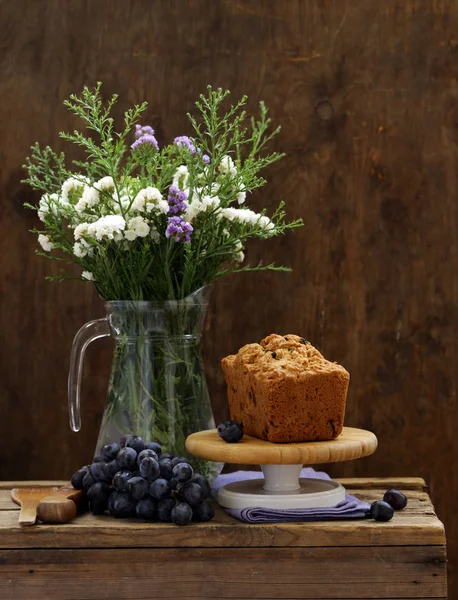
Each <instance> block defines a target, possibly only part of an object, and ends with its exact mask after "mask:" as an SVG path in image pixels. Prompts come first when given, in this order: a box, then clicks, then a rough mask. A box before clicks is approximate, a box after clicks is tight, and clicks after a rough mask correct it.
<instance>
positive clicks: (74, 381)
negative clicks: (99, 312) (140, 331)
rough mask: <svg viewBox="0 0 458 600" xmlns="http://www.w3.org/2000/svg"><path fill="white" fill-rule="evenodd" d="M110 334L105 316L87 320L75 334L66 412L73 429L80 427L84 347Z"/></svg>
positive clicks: (76, 429) (77, 429)
mask: <svg viewBox="0 0 458 600" xmlns="http://www.w3.org/2000/svg"><path fill="white" fill-rule="evenodd" d="M109 335H111V330H110V325H109V322H108V319H107V318H103V319H96V320H95V321H89V322H88V323H86V324H85V325H83V326H82V327H81V329H80V330H79V331H78V333H77V334H76V335H75V338H74V340H73V346H72V354H71V357H70V372H69V374H68V412H69V418H70V427H71V429H72V430H73V431H79V430H80V429H81V377H82V375H83V361H84V353H85V352H86V348H87V347H88V346H89V344H90V343H91V342H93V341H94V340H98V339H99V338H103V337H107V336H109Z"/></svg>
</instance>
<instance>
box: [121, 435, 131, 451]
mask: <svg viewBox="0 0 458 600" xmlns="http://www.w3.org/2000/svg"><path fill="white" fill-rule="evenodd" d="M130 437H132V434H131V433H125V434H124V435H123V436H121V439H120V440H119V447H120V448H125V447H126V442H127V440H128V439H129V438H130Z"/></svg>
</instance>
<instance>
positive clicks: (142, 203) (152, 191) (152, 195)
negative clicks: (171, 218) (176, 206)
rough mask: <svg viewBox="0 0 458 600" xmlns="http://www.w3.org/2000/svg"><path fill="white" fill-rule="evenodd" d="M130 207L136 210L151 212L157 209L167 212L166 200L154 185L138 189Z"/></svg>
mask: <svg viewBox="0 0 458 600" xmlns="http://www.w3.org/2000/svg"><path fill="white" fill-rule="evenodd" d="M132 209H133V210H137V211H138V212H145V211H146V212H151V211H153V210H155V209H159V212H161V213H164V214H167V212H168V210H169V205H168V202H166V201H165V200H164V199H163V196H162V194H161V192H160V191H159V190H158V189H157V188H155V187H147V188H145V189H143V190H140V191H139V192H138V194H137V195H136V196H135V198H134V201H133V202H132Z"/></svg>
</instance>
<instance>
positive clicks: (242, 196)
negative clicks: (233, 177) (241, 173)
mask: <svg viewBox="0 0 458 600" xmlns="http://www.w3.org/2000/svg"><path fill="white" fill-rule="evenodd" d="M236 198H237V202H238V203H239V204H243V203H244V202H245V200H246V192H239V193H238V194H237V196H236Z"/></svg>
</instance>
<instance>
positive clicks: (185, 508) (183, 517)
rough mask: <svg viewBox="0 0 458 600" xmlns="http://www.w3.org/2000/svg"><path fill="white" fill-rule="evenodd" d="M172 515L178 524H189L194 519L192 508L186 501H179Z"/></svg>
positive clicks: (173, 520)
mask: <svg viewBox="0 0 458 600" xmlns="http://www.w3.org/2000/svg"><path fill="white" fill-rule="evenodd" d="M170 517H171V519H172V522H173V523H176V524H177V525H187V524H188V523H190V522H191V520H192V508H191V507H190V506H189V504H186V502H178V503H177V504H176V505H175V506H174V507H173V509H172V513H171V515H170Z"/></svg>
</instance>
